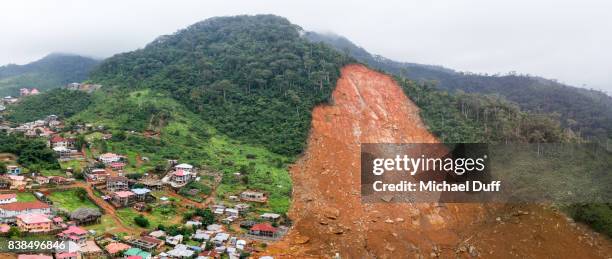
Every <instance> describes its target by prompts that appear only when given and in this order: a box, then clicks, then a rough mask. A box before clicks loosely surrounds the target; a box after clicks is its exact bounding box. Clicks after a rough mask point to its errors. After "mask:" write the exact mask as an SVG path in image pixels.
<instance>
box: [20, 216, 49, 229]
mask: <svg viewBox="0 0 612 259" xmlns="http://www.w3.org/2000/svg"><path fill="white" fill-rule="evenodd" d="M16 221H17V227H19V229H20V230H21V231H25V232H47V231H50V230H51V220H50V219H49V218H48V217H47V216H46V215H43V214H23V215H17V217H16Z"/></svg>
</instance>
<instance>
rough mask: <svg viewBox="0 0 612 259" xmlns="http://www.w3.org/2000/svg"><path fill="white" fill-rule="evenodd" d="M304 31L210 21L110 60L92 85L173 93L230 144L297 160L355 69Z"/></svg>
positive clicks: (247, 21)
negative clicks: (343, 73) (318, 118)
mask: <svg viewBox="0 0 612 259" xmlns="http://www.w3.org/2000/svg"><path fill="white" fill-rule="evenodd" d="M300 30H301V29H300V28H299V27H298V26H297V25H294V24H291V23H290V22H289V21H287V20H286V19H285V18H281V17H278V16H273V15H257V16H234V17H219V18H212V19H208V20H205V21H203V22H199V23H196V24H194V25H191V26H189V27H188V28H186V29H184V30H180V31H178V32H176V33H175V34H173V35H168V36H162V37H159V38H158V39H156V40H155V41H153V42H152V43H150V44H148V45H147V46H146V47H145V48H144V49H140V50H137V51H133V52H128V53H124V54H119V55H115V56H113V57H111V58H109V59H107V60H105V61H104V62H103V63H102V64H101V65H100V67H99V69H97V70H95V71H94V72H93V73H92V80H93V81H95V82H96V83H102V84H104V85H110V86H113V85H114V86H119V87H123V88H130V89H144V88H151V89H155V90H157V91H162V92H165V93H168V94H169V95H170V96H171V97H173V98H175V99H177V100H179V101H180V102H181V103H182V104H184V105H185V106H187V107H188V108H189V109H190V110H191V111H193V112H196V113H197V114H200V115H201V116H202V118H203V119H204V120H205V121H206V122H208V123H210V124H211V125H212V126H213V127H215V128H216V129H218V130H219V131H220V132H222V133H224V134H227V135H228V136H230V137H233V138H236V139H239V140H242V141H245V142H247V143H253V144H258V145H263V146H265V147H266V148H268V149H269V150H271V151H274V152H276V153H279V154H286V155H295V154H297V153H299V152H301V150H302V148H303V146H304V144H305V140H306V137H307V134H308V130H309V128H310V112H311V110H312V108H313V107H314V106H315V105H316V104H318V103H321V102H325V101H327V99H328V98H329V96H330V94H331V91H332V90H333V87H334V86H335V82H336V79H337V78H338V77H339V69H340V68H341V67H342V66H343V65H344V64H346V63H347V62H350V61H351V59H349V58H347V57H346V56H344V55H342V54H340V53H338V52H337V51H335V50H333V49H331V48H328V47H326V46H324V45H322V44H315V43H311V42H309V41H307V40H306V39H303V38H301V37H300Z"/></svg>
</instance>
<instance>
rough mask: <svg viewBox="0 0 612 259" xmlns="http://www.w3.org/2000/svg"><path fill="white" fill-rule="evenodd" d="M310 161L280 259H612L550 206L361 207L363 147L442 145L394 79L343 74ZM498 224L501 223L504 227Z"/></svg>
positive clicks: (316, 132)
mask: <svg viewBox="0 0 612 259" xmlns="http://www.w3.org/2000/svg"><path fill="white" fill-rule="evenodd" d="M312 116H313V117H312V130H311V135H310V137H309V142H308V148H307V150H306V152H305V154H304V156H303V157H302V158H301V159H300V160H299V161H298V162H297V163H296V164H295V165H294V167H293V168H292V169H291V174H292V179H293V184H294V187H293V205H292V208H291V210H290V212H289V216H290V218H291V219H292V220H294V226H293V227H292V229H291V231H290V233H289V234H288V236H287V237H286V238H284V239H283V240H281V241H280V242H277V243H275V244H272V245H270V246H269V247H268V249H267V251H266V252H267V254H272V255H275V256H276V257H277V258H311V257H312V258H321V257H322V258H326V257H332V256H334V255H336V254H338V255H340V256H341V257H342V258H424V257H427V258H429V257H432V256H433V257H441V258H449V257H453V258H455V257H460V258H467V257H470V256H478V257H482V258H491V257H495V258H507V257H511V258H512V257H545V258H563V257H565V258H606V257H610V256H612V247H611V246H610V244H611V243H610V241H609V240H607V239H605V238H602V237H599V236H598V235H596V234H592V232H591V231H585V230H584V228H581V229H578V227H574V226H572V225H571V224H570V223H568V221H567V220H566V219H565V217H564V216H562V215H561V214H559V213H557V212H555V211H553V210H551V209H547V208H545V207H543V206H530V207H523V208H520V212H519V208H514V207H508V206H501V205H496V206H489V205H482V204H433V203H418V204H393V203H377V204H364V203H362V202H361V199H360V186H359V185H360V144H361V143H436V142H438V140H437V139H436V138H435V137H434V136H433V135H432V134H431V133H429V132H428V131H427V129H426V127H425V126H424V124H423V122H422V121H421V119H420V117H419V110H418V108H417V106H416V105H415V104H414V103H413V102H411V101H410V100H409V99H408V98H407V97H406V96H405V95H404V93H403V91H402V90H401V88H400V87H399V86H398V85H397V84H396V82H395V81H394V80H393V79H392V78H391V77H389V76H387V75H384V74H381V73H378V72H375V71H372V70H370V69H368V68H366V67H364V66H361V65H349V66H346V67H344V68H343V69H342V76H341V78H340V79H339V80H338V83H337V86H336V89H335V91H334V92H333V104H332V105H325V106H319V107H316V108H315V109H314V111H313V115H312ZM498 217H499V220H498Z"/></svg>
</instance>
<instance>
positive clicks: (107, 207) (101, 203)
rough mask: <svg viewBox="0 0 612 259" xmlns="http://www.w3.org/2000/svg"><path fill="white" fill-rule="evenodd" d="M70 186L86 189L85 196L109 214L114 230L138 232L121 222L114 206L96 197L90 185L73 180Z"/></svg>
mask: <svg viewBox="0 0 612 259" xmlns="http://www.w3.org/2000/svg"><path fill="white" fill-rule="evenodd" d="M72 188H83V189H85V191H87V196H88V197H89V199H90V200H91V201H93V202H94V203H95V204H96V205H98V207H100V208H101V209H102V210H104V212H105V213H106V215H108V216H110V217H111V218H112V219H113V221H114V222H115V224H116V227H117V228H115V232H126V233H129V234H139V233H140V232H141V230H139V229H137V228H134V227H130V226H127V225H125V224H123V222H122V221H121V219H119V217H118V216H117V212H116V210H115V208H114V207H113V206H112V205H111V204H110V203H108V202H106V201H104V200H103V199H102V198H100V197H98V196H97V195H96V194H95V193H94V190H93V188H92V187H91V185H89V184H87V183H84V182H75V183H74V184H72Z"/></svg>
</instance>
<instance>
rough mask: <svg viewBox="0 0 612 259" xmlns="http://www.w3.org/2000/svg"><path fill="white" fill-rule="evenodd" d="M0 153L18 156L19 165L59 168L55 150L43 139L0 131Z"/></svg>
mask: <svg viewBox="0 0 612 259" xmlns="http://www.w3.org/2000/svg"><path fill="white" fill-rule="evenodd" d="M0 153H12V154H15V155H17V156H18V157H19V159H18V160H17V162H18V163H19V164H21V165H24V166H27V167H31V166H36V167H40V168H43V169H59V164H58V162H57V158H56V155H55V152H53V150H51V149H50V148H49V147H48V146H47V143H45V141H43V140H40V139H32V138H26V137H24V136H22V135H19V134H10V135H7V134H5V133H0Z"/></svg>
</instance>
